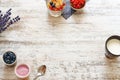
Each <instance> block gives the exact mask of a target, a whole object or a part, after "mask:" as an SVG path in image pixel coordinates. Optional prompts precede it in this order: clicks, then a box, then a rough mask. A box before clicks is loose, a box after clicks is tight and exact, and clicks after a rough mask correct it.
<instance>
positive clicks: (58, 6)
mask: <svg viewBox="0 0 120 80" xmlns="http://www.w3.org/2000/svg"><path fill="white" fill-rule="evenodd" d="M47 6H48V8H49V9H50V10H52V11H61V10H63V8H64V6H65V3H64V1H63V0H50V1H49V2H48V4H47Z"/></svg>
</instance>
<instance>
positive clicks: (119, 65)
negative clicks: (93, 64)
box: [104, 58, 120, 80]
mask: <svg viewBox="0 0 120 80" xmlns="http://www.w3.org/2000/svg"><path fill="white" fill-rule="evenodd" d="M105 63H106V66H105V72H104V78H105V79H109V80H120V73H119V70H120V59H119V58H116V59H108V58H105Z"/></svg>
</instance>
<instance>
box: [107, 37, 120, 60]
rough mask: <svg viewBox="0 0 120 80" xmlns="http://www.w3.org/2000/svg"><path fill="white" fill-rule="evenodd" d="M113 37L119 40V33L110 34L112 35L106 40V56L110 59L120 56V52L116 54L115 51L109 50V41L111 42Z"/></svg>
mask: <svg viewBox="0 0 120 80" xmlns="http://www.w3.org/2000/svg"><path fill="white" fill-rule="evenodd" d="M112 39H116V40H119V41H120V36H118V35H113V36H110V37H109V38H108V39H107V40H106V42H105V49H106V53H105V56H106V57H107V58H110V59H113V58H116V57H119V56H120V54H115V53H113V52H111V51H110V50H109V48H108V42H109V41H110V40H112Z"/></svg>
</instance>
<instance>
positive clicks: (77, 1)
mask: <svg viewBox="0 0 120 80" xmlns="http://www.w3.org/2000/svg"><path fill="white" fill-rule="evenodd" d="M70 3H71V6H72V7H73V8H75V9H81V8H83V7H84V6H85V0H70Z"/></svg>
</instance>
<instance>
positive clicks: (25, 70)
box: [15, 63, 31, 79]
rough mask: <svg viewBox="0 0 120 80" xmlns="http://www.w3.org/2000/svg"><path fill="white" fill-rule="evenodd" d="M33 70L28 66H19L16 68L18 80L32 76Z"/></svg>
mask: <svg viewBox="0 0 120 80" xmlns="http://www.w3.org/2000/svg"><path fill="white" fill-rule="evenodd" d="M30 72H31V68H30V66H29V65H28V64H24V63H23V64H19V65H17V66H16V67H15V74H16V76H17V77H18V78H21V79H24V78H27V77H28V76H29V75H30Z"/></svg>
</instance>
